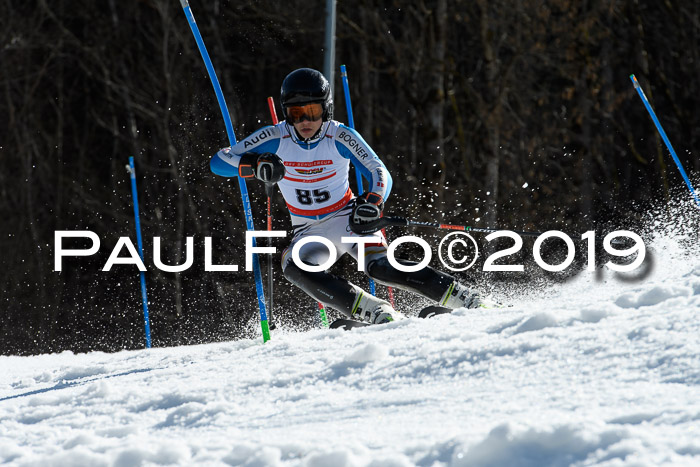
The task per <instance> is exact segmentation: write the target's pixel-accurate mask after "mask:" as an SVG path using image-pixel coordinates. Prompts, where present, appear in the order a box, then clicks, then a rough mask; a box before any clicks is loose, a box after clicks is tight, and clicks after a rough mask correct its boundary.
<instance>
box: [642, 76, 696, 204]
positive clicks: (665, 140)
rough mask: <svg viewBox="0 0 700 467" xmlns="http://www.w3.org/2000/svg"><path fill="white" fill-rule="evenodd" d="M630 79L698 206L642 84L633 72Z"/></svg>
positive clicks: (691, 187)
mask: <svg viewBox="0 0 700 467" xmlns="http://www.w3.org/2000/svg"><path fill="white" fill-rule="evenodd" d="M630 79H631V80H632V84H633V85H634V89H636V90H637V94H639V97H640V98H641V99H642V102H643V103H644V106H645V107H646V108H647V111H648V112H649V115H650V116H651V119H652V120H653V121H654V125H656V129H657V130H658V131H659V134H660V135H661V138H663V140H664V143H665V144H666V147H667V148H668V150H669V152H670V153H671V157H673V161H674V162H675V163H676V166H677V167H678V170H679V171H680V173H681V176H682V177H683V180H685V184H686V185H688V189H689V190H690V194H691V195H693V198H695V203H696V204H697V205H698V208H700V198H698V195H697V193H696V192H695V189H694V188H693V185H692V184H691V183H690V179H689V178H688V175H687V174H686V173H685V170H684V169H683V164H681V161H680V159H678V156H677V155H676V151H675V150H674V149H673V146H672V145H671V141H670V140H669V139H668V136H666V132H665V131H664V129H663V127H662V126H661V123H660V122H659V119H658V118H656V113H655V112H654V109H652V108H651V104H649V100H648V99H647V96H646V95H645V94H644V90H643V89H642V86H640V84H639V81H637V77H636V76H634V75H633V74H632V75H630Z"/></svg>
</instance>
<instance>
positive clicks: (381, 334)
mask: <svg viewBox="0 0 700 467" xmlns="http://www.w3.org/2000/svg"><path fill="white" fill-rule="evenodd" d="M692 235H694V234H692V233H691V237H690V238H689V237H688V236H685V237H683V236H681V237H683V238H676V237H674V236H673V235H660V236H657V238H655V239H653V241H652V243H651V244H650V245H649V246H650V247H651V248H650V252H651V254H652V255H653V257H654V259H655V260H654V267H653V270H652V272H651V273H650V274H648V275H647V276H645V277H643V278H641V279H637V280H621V279H620V278H619V277H616V275H615V274H613V273H612V272H611V271H606V270H603V271H599V272H597V273H593V272H585V271H584V272H582V273H581V274H579V275H578V276H576V278H574V279H572V280H570V281H568V282H566V283H564V284H560V285H556V286H552V287H551V289H550V290H547V291H546V293H543V294H539V295H537V294H534V295H530V296H525V297H523V298H522V299H520V300H517V301H515V302H514V303H513V306H512V307H508V308H503V309H479V310H476V311H475V310H464V309H462V310H458V311H456V312H454V313H453V314H452V315H444V316H440V317H436V318H434V319H429V320H420V319H417V318H413V319H406V320H403V321H400V322H395V323H391V324H388V325H383V326H376V327H370V328H363V329H358V330H354V331H352V332H344V331H340V330H322V329H318V330H313V331H310V332H304V333H299V332H297V333H295V332H287V333H285V332H275V333H274V334H273V338H272V340H271V341H270V342H268V343H265V344H263V343H262V339H261V338H259V337H258V338H255V339H250V340H240V341H234V342H228V343H218V344H209V345H198V346H187V347H178V348H154V349H151V350H140V351H123V352H119V353H114V354H106V353H99V352H95V353H88V354H77V355H76V354H73V353H71V352H64V353H60V354H52V355H40V356H32V357H0V370H1V373H0V461H4V462H6V463H9V464H13V465H36V466H52V465H54V466H72V465H75V466H82V465H89V466H102V465H105V466H107V465H110V466H111V465H114V466H137V465H214V466H216V465H250V466H266V465H270V466H276V465H283V466H287V465H289V466H292V465H294V466H295V465H304V466H372V467H381V466H387V467H389V466H392V467H393V466H409V465H420V466H443V465H450V466H452V465H454V466H546V465H555V466H565V465H576V466H588V465H610V466H613V465H648V466H658V465H688V466H690V465H693V466H697V465H700V391H699V389H700V248H699V247H698V245H697V243H694V242H693V239H692ZM696 238H697V237H696ZM688 240H690V241H688Z"/></svg>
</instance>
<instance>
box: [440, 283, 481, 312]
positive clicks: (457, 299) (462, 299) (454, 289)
mask: <svg viewBox="0 0 700 467" xmlns="http://www.w3.org/2000/svg"><path fill="white" fill-rule="evenodd" d="M440 305H441V306H444V307H447V308H452V309H455V308H479V307H481V306H483V304H482V300H481V298H480V297H479V295H478V294H477V293H476V292H475V291H473V290H469V289H468V288H467V287H465V286H463V285H462V284H460V283H459V282H456V281H455V282H453V283H452V285H450V287H449V288H448V289H447V292H445V294H444V295H443V296H442V298H441V299H440Z"/></svg>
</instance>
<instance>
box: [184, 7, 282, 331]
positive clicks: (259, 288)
mask: <svg viewBox="0 0 700 467" xmlns="http://www.w3.org/2000/svg"><path fill="white" fill-rule="evenodd" d="M180 4H181V5H182V9H183V10H184V12H185V16H186V17H187V22H188V23H189V25H190V29H191V30H192V35H194V40H195V41H196V42H197V47H198V48H199V53H200V54H201V55H202V59H203V60H204V65H205V66H206V67H207V72H208V73H209V79H210V80H211V84H212V86H214V92H215V93H216V99H217V100H218V102H219V108H220V109H221V115H222V116H223V118H224V124H225V125H226V134H227V135H228V139H229V144H230V145H231V146H233V145H235V144H236V135H235V133H234V132H233V124H232V123H231V116H230V115H229V112H228V107H227V106H226V99H224V93H223V92H222V91H221V85H219V79H218V78H217V77H216V72H215V71H214V66H213V65H212V63H211V59H210V58H209V53H208V52H207V48H206V46H205V45H204V40H203V39H202V35H201V34H200V32H199V27H197V23H196V21H195V20H194V15H193V14H192V9H191V8H190V5H189V2H188V1H187V0H180ZM236 178H237V179H238V187H239V188H240V190H241V198H242V199H243V211H244V213H245V222H246V228H247V229H248V230H250V231H252V230H255V227H254V225H253V210H252V209H251V207H250V198H249V196H248V187H247V186H246V183H245V180H243V178H241V177H236ZM256 243H257V242H256V241H255V238H253V247H255V246H256ZM253 274H254V276H255V290H256V292H257V294H258V308H259V310H260V326H261V327H262V333H263V342H267V341H268V340H270V326H269V323H268V321H267V310H266V308H265V293H264V292H263V284H262V274H261V272H260V260H259V259H258V255H257V254H253Z"/></svg>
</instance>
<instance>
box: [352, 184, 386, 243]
mask: <svg viewBox="0 0 700 467" xmlns="http://www.w3.org/2000/svg"><path fill="white" fill-rule="evenodd" d="M383 210H384V200H383V199H382V197H381V196H379V195H378V194H376V193H367V194H365V195H363V196H360V197H358V198H355V204H354V206H353V208H352V214H350V222H349V224H350V230H352V231H353V232H355V233H356V234H359V235H367V234H370V233H373V232H376V231H377V230H379V229H376V228H374V227H373V223H374V225H376V221H378V220H379V219H380V218H381V217H382V211H383Z"/></svg>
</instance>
